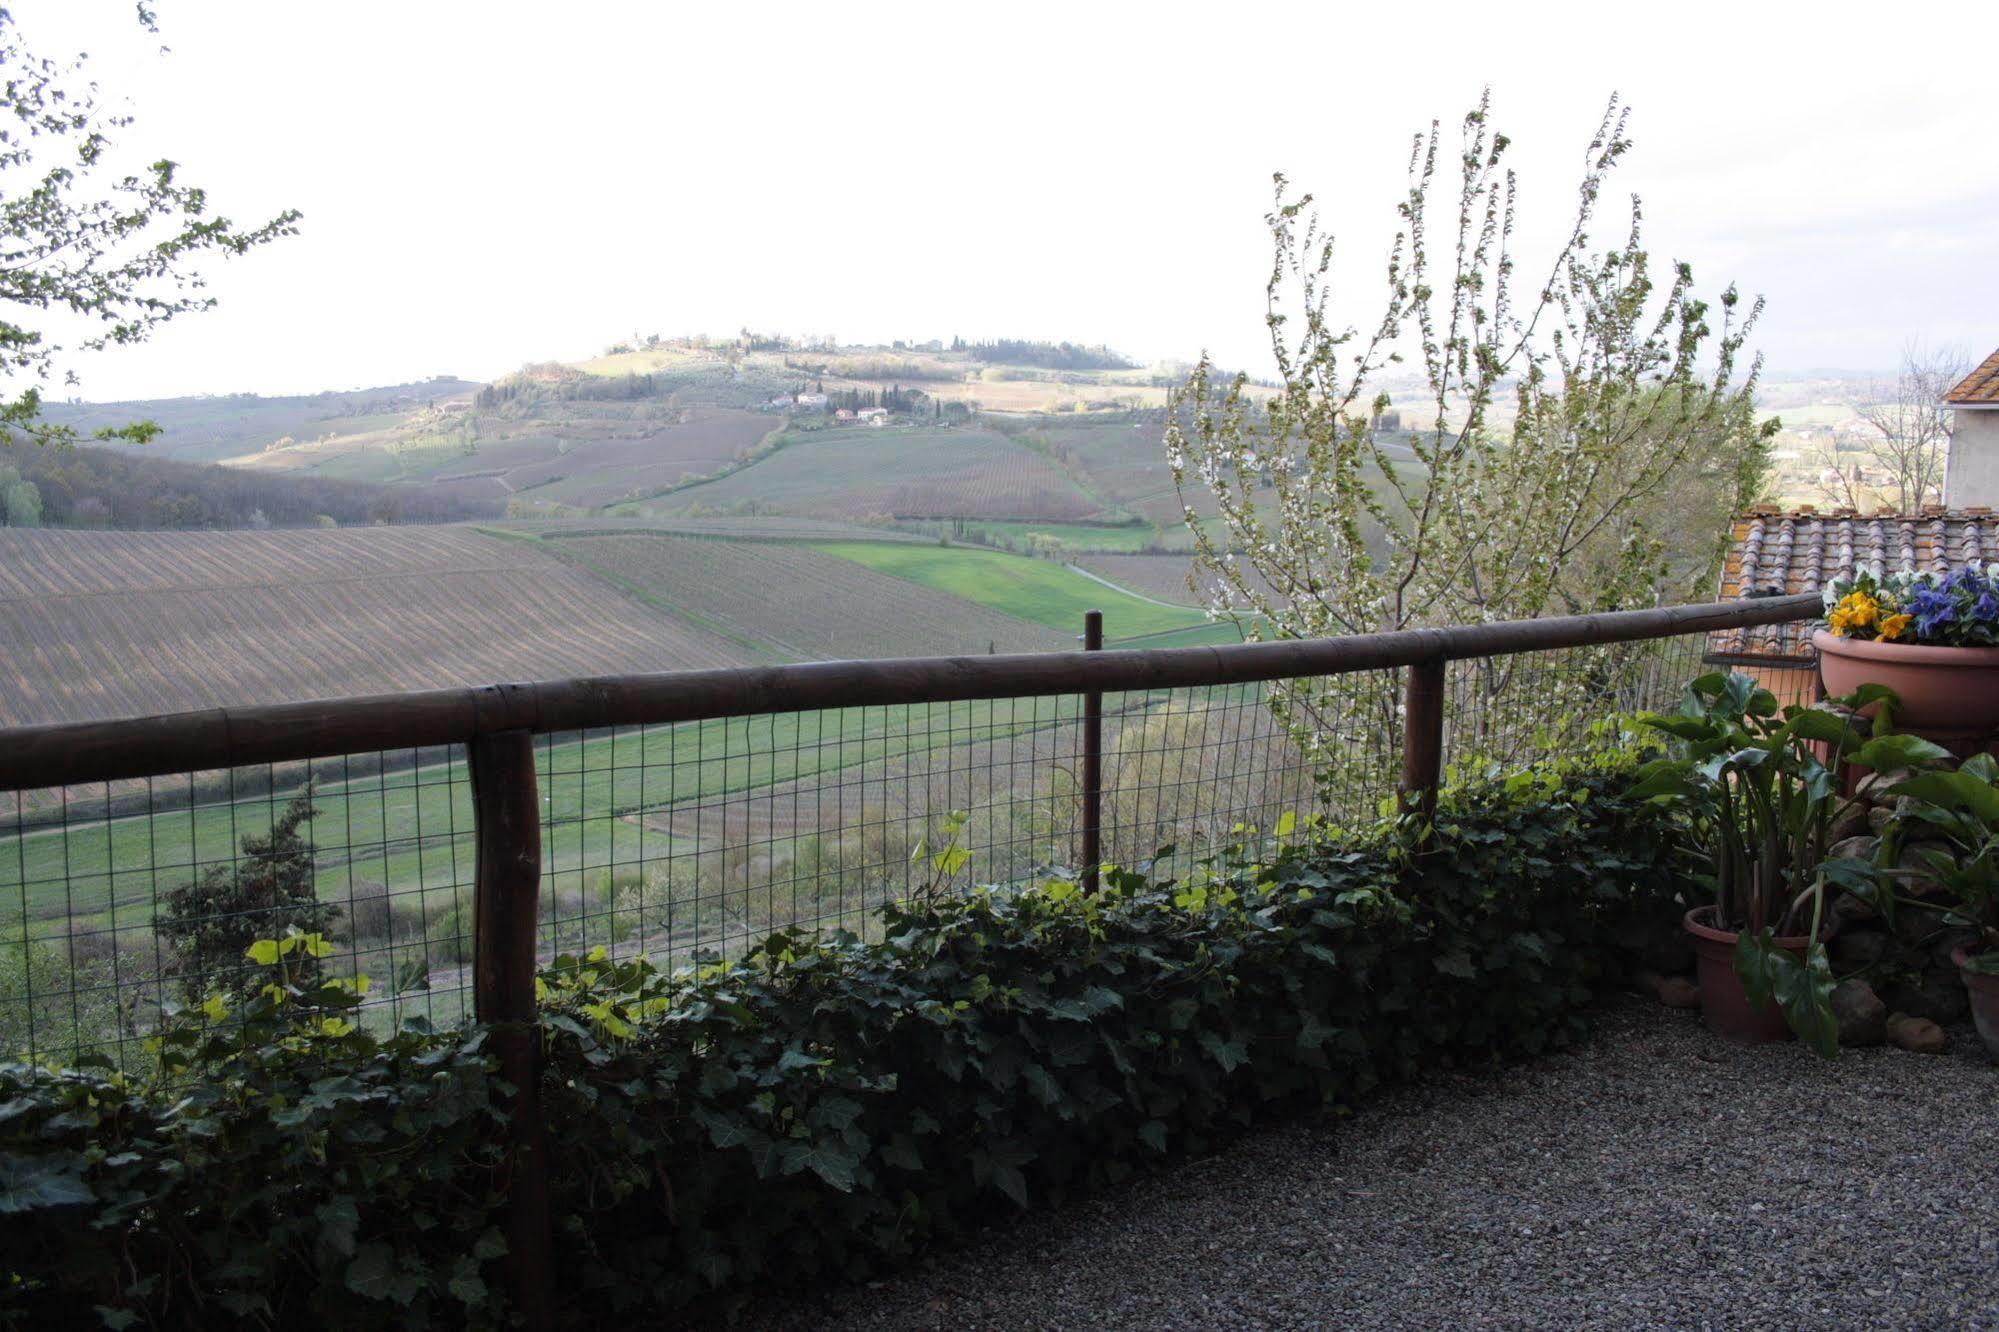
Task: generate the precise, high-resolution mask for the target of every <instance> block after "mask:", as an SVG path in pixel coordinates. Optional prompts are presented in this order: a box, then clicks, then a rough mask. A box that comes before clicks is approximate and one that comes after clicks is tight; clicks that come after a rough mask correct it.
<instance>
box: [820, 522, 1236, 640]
mask: <svg viewBox="0 0 1999 1332" xmlns="http://www.w3.org/2000/svg"><path fill="white" fill-rule="evenodd" d="M816 544H817V547H818V549H820V550H823V551H826V552H828V553H830V554H833V555H838V556H840V557H842V558H844V559H849V560H853V561H855V562H857V563H860V564H865V565H867V566H868V567H869V568H871V569H877V570H880V571H881V572H882V573H886V574H893V575H895V576H896V577H897V578H907V579H909V580H910V581H911V582H916V583H922V584H924V585H925V586H927V587H934V588H937V589H939V590H940V591H944V592H949V593H951V594H952V595H954V596H959V597H963V598H965V600H967V601H976V602H978V603H979V604H980V605H983V606H990V607H992V608H993V609H994V610H998V611H1004V612H1006V613H1007V614H1008V615H1015V616H1019V617H1020V618H1021V619H1023V620H1032V621H1034V622H1035V623H1037V624H1045V625H1047V626H1048V627H1050V628H1051V629H1064V630H1068V631H1070V632H1072V633H1078V634H1080V633H1081V632H1082V629H1083V613H1084V612H1085V611H1091V610H1101V611H1102V612H1103V613H1104V637H1105V638H1106V639H1112V640H1115V639H1120V638H1130V637H1133V636H1135V635H1138V634H1157V633H1164V632H1166V631H1167V630H1169V629H1188V628H1192V627H1194V626H1196V625H1202V624H1205V623H1206V621H1205V619H1204V617H1203V616H1202V614H1201V612H1200V611H1198V610H1195V609H1193V608H1192V607H1187V608H1185V609H1182V608H1180V607H1177V606H1158V605H1154V604H1152V603H1151V602H1148V601H1145V600H1142V599H1141V598H1139V597H1136V596H1133V595H1131V594H1130V593H1128V592H1120V591H1117V590H1116V589H1114V588H1109V587H1105V586H1104V585H1103V584H1101V583H1095V582H1092V581H1090V580H1089V579H1087V578H1084V577H1083V576H1082V575H1080V574H1078V573H1076V572H1074V571H1073V570H1070V569H1067V568H1064V567H1063V566H1062V565H1060V564H1056V563H1054V562H1052V561H1049V560H1035V559H1029V558H1027V557H1026V556H1024V555H1009V554H1007V553H1005V552H1004V551H996V550H983V549H980V548H978V547H974V546H918V545H915V544H907V543H888V542H883V543H880V544H876V543H873V542H866V541H829V542H821V543H816Z"/></svg>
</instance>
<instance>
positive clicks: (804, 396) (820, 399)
mask: <svg viewBox="0 0 1999 1332" xmlns="http://www.w3.org/2000/svg"><path fill="white" fill-rule="evenodd" d="M795 401H796V402H797V404H798V410H800V411H802V412H823V411H825V410H826V395H825V394H823V393H801V394H799V395H798V397H797V398H796V399H795Z"/></svg>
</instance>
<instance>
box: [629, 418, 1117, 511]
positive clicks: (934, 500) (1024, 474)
mask: <svg viewBox="0 0 1999 1332" xmlns="http://www.w3.org/2000/svg"><path fill="white" fill-rule="evenodd" d="M752 503H754V504H756V505H758V506H760V507H763V508H766V509H776V510H778V511H781V512H784V513H788V514H799V515H805V516H809V517H815V518H864V517H868V516H871V515H894V516H896V517H923V518H936V517H947V518H949V517H956V518H1027V519H1040V520H1043V521H1049V522H1080V521H1085V520H1087V519H1090V518H1092V517H1094V516H1096V515H1097V513H1098V512H1099V510H1100V509H1101V508H1102V506H1101V504H1099V502H1098V501H1097V500H1096V498H1095V497H1094V496H1092V495H1090V494H1089V493H1087V492H1086V491H1084V490H1083V489H1082V488H1081V487H1080V486H1078V485H1077V484H1076V483H1075V482H1074V481H1072V480H1071V479H1070V478H1069V477H1068V476H1067V475H1065V474H1064V473H1063V471H1062V469H1061V468H1060V467H1059V466H1057V465H1056V464H1055V463H1054V462H1053V461H1051V460H1050V459H1049V458H1047V457H1045V456H1043V455H1042V454H1039V453H1036V452H1035V451H1034V450H1032V449H1029V448H1025V447H1023V446H1021V445H1019V444H1016V443H1014V442H1013V441H1012V440H1010V439H1008V438H1007V437H1006V436H1005V435H1002V434H1000V433H999V432H998V431H992V430H976V429H952V430H946V429H937V428H930V427H895V428H892V429H887V430H875V429H870V428H867V427H861V428H856V429H833V430H817V431H811V432H805V433H800V434H797V435H794V436H792V437H790V439H789V441H788V442H787V443H786V444H785V445H784V447H782V448H780V449H778V450H777V451H776V452H774V453H772V454H771V455H770V456H768V457H766V458H763V459H761V460H760V461H758V462H756V463H753V464H752V465H750V466H748V467H745V468H743V469H742V470H740V471H737V472H732V473H731V474H729V475H728V476H726V477H723V478H722V479H720V480H718V481H714V482H711V483H708V484H705V485H697V486H690V487H688V488H686V489H684V490H680V491H676V492H674V494H673V495H671V496H669V497H666V498H665V499H662V500H661V501H659V504H658V507H660V508H661V509H663V510H666V511H672V510H673V509H674V508H675V507H676V506H679V507H682V508H684V507H687V506H691V505H694V504H701V505H705V506H708V507H711V508H724V507H728V506H735V505H741V506H748V505H750V504H752Z"/></svg>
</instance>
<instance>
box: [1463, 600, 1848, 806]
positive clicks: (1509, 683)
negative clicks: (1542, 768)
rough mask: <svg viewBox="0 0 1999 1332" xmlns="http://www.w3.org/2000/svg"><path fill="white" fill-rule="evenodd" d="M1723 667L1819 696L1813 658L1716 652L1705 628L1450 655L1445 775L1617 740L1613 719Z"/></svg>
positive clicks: (1671, 702) (1495, 768)
mask: <svg viewBox="0 0 1999 1332" xmlns="http://www.w3.org/2000/svg"><path fill="white" fill-rule="evenodd" d="M1717 670H1720V671H1730V670H1740V671H1745V672H1747V673H1749V674H1752V675H1755V676H1756V677H1757V678H1758V679H1759V680H1761V681H1762V682H1763V684H1764V685H1765V686H1766V687H1767V688H1769V689H1770V690H1771V691H1772V692H1773V693H1774V694H1776V696H1777V699H1778V702H1779V703H1780V704H1790V703H1800V704H1809V703H1811V702H1813V701H1815V700H1816V699H1817V698H1818V671H1817V669H1816V668H1815V667H1812V666H1799V665H1795V664H1783V663H1769V664H1763V665H1754V666H1743V665H1732V664H1729V663H1727V662H1716V661H1712V660H1710V659H1709V657H1708V639H1707V637H1706V635H1703V634H1683V635H1678V636H1675V637H1671V638H1658V639H1650V640H1645V641H1639V642H1629V643H1608V644H1603V645H1600V646H1596V647H1582V648H1561V649H1557V650H1554V651H1548V652H1525V653H1519V654H1517V655H1513V656H1506V657H1478V658H1469V659H1466V660H1462V661H1454V662H1452V663H1450V665H1449V667H1448V668H1447V670H1446V672H1445V690H1446V695H1445V705H1444V761H1445V768H1446V779H1447V781H1448V780H1450V779H1452V778H1455V779H1458V780H1465V779H1469V778H1474V777H1477V776H1480V775H1489V774H1492V773H1497V772H1505V771H1512V770H1517V769H1519V768H1522V767H1526V766H1528V765H1530V764H1533V763H1538V762H1541V761H1543V760H1546V759H1549V758H1552V757H1556V756H1560V755H1574V754H1584V753H1589V752H1593V751H1601V750H1604V749H1607V748H1611V747H1614V746H1615V745H1616V744H1617V743H1618V737H1617V735H1616V734H1615V728H1614V726H1613V725H1612V723H1614V722H1615V721H1617V720H1618V719H1626V720H1628V719H1630V718H1631V717H1632V716H1634V715H1635V714H1637V713H1639V712H1645V711H1654V712H1670V711H1671V710H1673V709H1674V708H1675V707H1677V706H1678V705H1679V701H1680V698H1681V696H1682V694H1683V693H1684V692H1685V689H1686V686H1687V683H1688V682H1689V681H1691V680H1693V679H1694V678H1695V677H1697V676H1699V675H1702V674H1705V673H1707V672H1709V671H1717Z"/></svg>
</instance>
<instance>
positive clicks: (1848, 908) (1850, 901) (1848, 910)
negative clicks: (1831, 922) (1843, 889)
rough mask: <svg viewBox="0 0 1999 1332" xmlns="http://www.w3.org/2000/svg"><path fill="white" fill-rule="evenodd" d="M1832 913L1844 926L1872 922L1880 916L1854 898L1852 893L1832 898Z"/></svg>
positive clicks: (1867, 905) (1866, 904) (1869, 906)
mask: <svg viewBox="0 0 1999 1332" xmlns="http://www.w3.org/2000/svg"><path fill="white" fill-rule="evenodd" d="M1832 913H1833V914H1834V915H1835V916H1838V917H1839V919H1840V921H1841V922H1842V923H1844V924H1851V923H1852V922H1854V921H1856V920H1873V919H1874V918H1875V917H1876V916H1878V915H1880V914H1881V913H1880V912H1878V911H1876V910H1875V909H1874V908H1873V907H1872V906H1871V905H1869V904H1868V903H1866V902H1863V901H1861V900H1860V899H1859V898H1857V897H1855V896H1854V895H1853V894H1852V893H1841V894H1840V895H1839V896H1838V897H1835V898H1833V899H1832ZM1840 932H1841V933H1842V934H1844V933H1846V931H1845V930H1841V931H1840Z"/></svg>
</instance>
